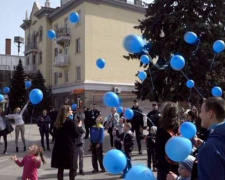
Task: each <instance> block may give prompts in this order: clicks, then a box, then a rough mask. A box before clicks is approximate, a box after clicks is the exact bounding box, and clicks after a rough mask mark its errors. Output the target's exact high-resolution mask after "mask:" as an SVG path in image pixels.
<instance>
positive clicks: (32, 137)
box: [0, 124, 147, 180]
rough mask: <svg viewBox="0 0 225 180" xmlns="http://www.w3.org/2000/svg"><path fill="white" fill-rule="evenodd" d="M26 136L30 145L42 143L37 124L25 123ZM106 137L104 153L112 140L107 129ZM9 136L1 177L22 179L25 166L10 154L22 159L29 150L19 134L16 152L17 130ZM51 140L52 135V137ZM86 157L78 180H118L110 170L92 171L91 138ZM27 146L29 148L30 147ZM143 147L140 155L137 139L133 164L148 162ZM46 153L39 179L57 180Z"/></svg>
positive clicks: (0, 148) (0, 158)
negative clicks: (14, 160)
mask: <svg viewBox="0 0 225 180" xmlns="http://www.w3.org/2000/svg"><path fill="white" fill-rule="evenodd" d="M25 131H26V132H25V138H26V140H27V143H28V147H29V146H31V145H33V144H37V145H40V134H39V130H38V127H37V125H35V124H33V125H25ZM105 135H106V136H105V139H104V143H103V148H104V153H106V152H107V151H108V150H110V149H111V148H110V141H109V135H108V133H107V131H105ZM7 138H8V151H7V152H8V154H7V155H2V154H0V179H1V180H17V179H18V180H20V179H21V177H22V171H23V168H20V167H19V166H17V165H16V164H15V163H14V162H13V161H12V160H10V156H12V155H15V154H16V155H17V157H18V159H22V157H24V156H25V155H26V154H27V152H23V143H22V141H21V137H20V136H19V150H20V151H19V152H18V153H16V148H15V140H14V139H15V132H14V131H13V132H12V133H11V134H10V135H8V136H7ZM50 140H51V137H50ZM0 142H1V143H2V145H0V153H2V152H3V150H4V145H3V138H1V141H0ZM85 145H86V146H85V149H86V152H85V157H84V172H85V175H83V176H82V175H77V176H76V180H85V179H93V180H103V179H104V180H117V179H119V177H120V175H112V174H109V173H108V172H105V173H96V174H93V173H92V170H93V168H92V163H91V152H88V151H87V150H88V149H89V139H87V140H85ZM28 147H27V148H28ZM50 147H51V150H52V149H53V145H52V144H51V145H50ZM142 149H143V154H142V155H139V154H138V151H137V143H136V139H135V146H134V151H133V152H132V164H133V165H134V164H137V163H138V164H140V163H141V164H144V165H146V163H147V154H146V145H145V143H144V142H142ZM44 155H45V157H46V161H47V164H45V165H42V166H41V168H40V169H39V171H38V172H39V179H46V180H55V179H56V178H57V170H56V169H54V168H51V155H52V152H51V151H44ZM64 174H65V176H64V180H69V170H65V171H64Z"/></svg>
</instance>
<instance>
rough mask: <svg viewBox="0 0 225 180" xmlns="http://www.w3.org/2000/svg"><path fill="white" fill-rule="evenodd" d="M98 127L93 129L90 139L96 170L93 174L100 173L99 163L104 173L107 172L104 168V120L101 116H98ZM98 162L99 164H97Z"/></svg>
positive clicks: (93, 163) (95, 126)
mask: <svg viewBox="0 0 225 180" xmlns="http://www.w3.org/2000/svg"><path fill="white" fill-rule="evenodd" d="M95 122H96V125H94V126H92V127H91V132H90V135H91V138H90V148H91V151H92V166H93V168H94V170H93V171H92V173H97V172H98V162H99V165H100V168H101V169H102V172H105V168H104V166H103V162H102V161H103V149H102V143H103V139H104V128H103V126H102V122H103V118H102V116H101V115H98V117H97V118H96V121H95ZM97 160H98V162H97Z"/></svg>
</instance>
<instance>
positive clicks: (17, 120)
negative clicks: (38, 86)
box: [5, 100, 30, 152]
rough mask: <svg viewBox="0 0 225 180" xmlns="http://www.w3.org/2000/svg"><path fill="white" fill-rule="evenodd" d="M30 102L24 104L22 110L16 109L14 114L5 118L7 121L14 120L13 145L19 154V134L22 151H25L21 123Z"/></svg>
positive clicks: (22, 124)
mask: <svg viewBox="0 0 225 180" xmlns="http://www.w3.org/2000/svg"><path fill="white" fill-rule="evenodd" d="M29 102H30V100H29V101H28V102H27V103H26V104H25V106H24V107H23V109H22V110H21V109H20V107H16V108H15V110H14V114H8V115H6V116H5V117H7V118H9V119H14V121H15V143H16V152H19V147H18V138H19V133H21V137H22V141H23V150H24V151H26V140H25V126H24V121H23V113H24V111H25V110H26V108H27V106H28V104H29Z"/></svg>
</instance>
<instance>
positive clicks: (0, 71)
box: [0, 39, 25, 93]
mask: <svg viewBox="0 0 225 180" xmlns="http://www.w3.org/2000/svg"><path fill="white" fill-rule="evenodd" d="M5 46H6V47H5V54H0V89H1V91H3V89H4V87H6V86H10V80H11V78H12V75H13V71H14V70H15V69H16V67H17V65H18V64H19V60H20V59H21V61H22V64H23V65H24V62H25V58H24V56H16V55H11V39H6V43H5ZM0 93H2V92H0Z"/></svg>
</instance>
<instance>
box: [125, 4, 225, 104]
mask: <svg viewBox="0 0 225 180" xmlns="http://www.w3.org/2000/svg"><path fill="white" fill-rule="evenodd" d="M224 26H225V2H224V1H222V0H194V1H193V0H155V1H154V2H153V3H151V4H149V6H148V8H147V11H146V16H145V19H143V20H141V21H140V25H139V26H138V27H136V28H138V29H140V30H141V32H142V34H143V37H144V38H145V39H146V40H147V41H148V42H151V46H152V48H151V49H150V50H149V54H150V56H151V57H152V58H158V61H157V64H158V65H160V66H162V65H164V64H165V63H168V64H169V62H170V59H171V57H172V55H176V54H180V55H182V56H183V57H184V58H185V60H186V65H185V67H184V69H183V72H184V73H185V75H186V76H187V77H188V78H189V79H193V80H194V81H195V85H196V89H197V90H198V91H199V92H200V93H201V94H202V96H203V97H206V98H207V97H210V96H212V95H211V89H212V88H213V87H214V86H220V87H221V88H222V89H225V83H224V82H225V79H224V74H225V69H224V67H225V54H224V53H220V54H215V53H214V51H213V48H212V47H213V43H214V42H215V41H216V40H225V33H224V32H225V27H224ZM187 31H192V32H195V33H196V34H197V36H198V37H199V39H200V44H199V46H198V48H197V45H190V44H187V43H186V42H185V41H184V38H183V37H184V34H185V33H186V32H187ZM140 56H141V53H140V54H129V56H127V57H126V58H128V59H130V58H131V59H136V58H139V57H140ZM213 59H215V62H214V64H213V67H212V68H211V69H210V66H211V64H212V61H213ZM141 65H142V64H141ZM150 72H151V74H152V81H153V83H151V77H150ZM146 73H147V74H148V78H147V79H146V80H145V81H144V82H136V83H135V87H136V90H137V91H136V92H135V93H136V95H137V96H138V98H140V99H143V100H144V99H149V100H152V101H183V100H184V101H187V100H188V98H189V96H190V90H189V89H188V88H187V87H186V78H185V77H184V75H183V74H182V73H181V72H179V71H175V70H173V69H172V68H171V67H170V65H168V67H167V68H166V69H164V70H159V69H158V68H157V67H156V66H155V65H153V64H152V63H151V64H150V65H149V66H147V70H146ZM152 84H153V85H154V89H153V86H152ZM198 99H201V97H200V96H199V95H198V93H197V91H196V90H194V89H192V93H191V98H190V99H189V100H190V102H192V103H196V102H197V100H198Z"/></svg>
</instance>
